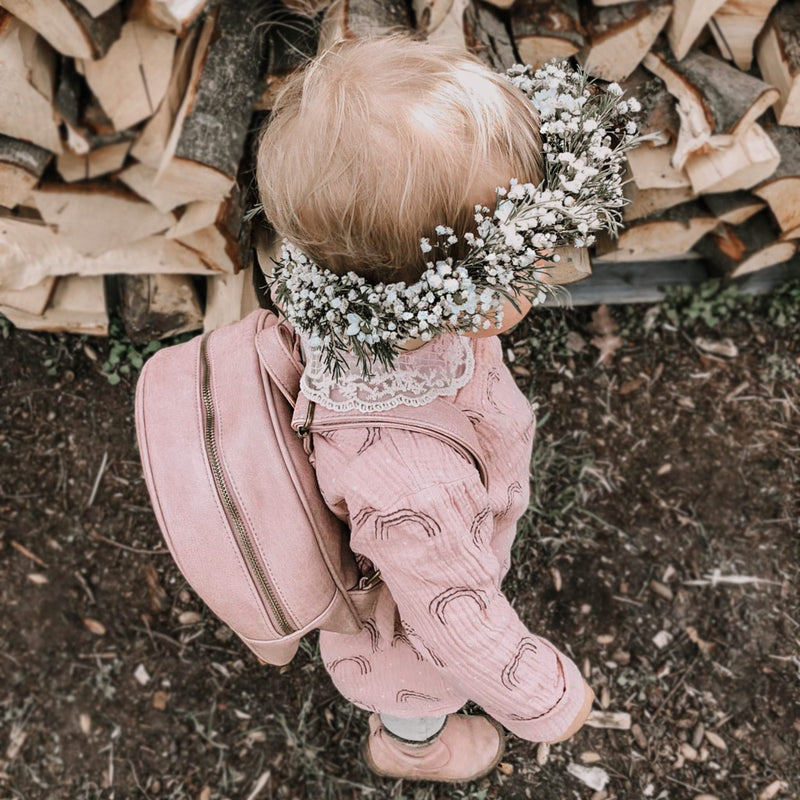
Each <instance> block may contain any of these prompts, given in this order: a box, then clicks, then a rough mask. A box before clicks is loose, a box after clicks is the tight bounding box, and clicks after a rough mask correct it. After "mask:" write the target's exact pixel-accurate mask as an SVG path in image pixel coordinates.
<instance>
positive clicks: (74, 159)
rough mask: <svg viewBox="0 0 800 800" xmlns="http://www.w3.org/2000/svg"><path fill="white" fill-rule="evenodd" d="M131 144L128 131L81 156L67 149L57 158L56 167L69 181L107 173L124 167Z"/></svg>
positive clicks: (110, 138)
mask: <svg viewBox="0 0 800 800" xmlns="http://www.w3.org/2000/svg"><path fill="white" fill-rule="evenodd" d="M100 138H101V137H98V139H100ZM98 139H96V140H95V142H94V144H95V145H98ZM131 144H133V140H132V138H131V136H130V135H129V134H128V133H127V131H126V132H124V135H122V136H119V135H112V136H110V137H108V143H107V144H99V146H96V147H95V149H94V150H90V151H89V152H88V153H86V155H82V156H79V155H76V154H75V153H73V152H72V151H70V150H65V151H64V152H63V153H61V154H60V155H59V156H58V158H57V159H56V167H57V168H58V172H59V174H60V175H61V177H62V178H63V179H64V180H65V181H67V183H72V182H74V181H85V180H90V179H92V178H97V177H99V176H100V175H107V174H108V173H109V172H116V171H117V170H118V169H121V168H122V165H123V164H124V163H125V159H126V158H127V156H128V151H129V150H130V149H131Z"/></svg>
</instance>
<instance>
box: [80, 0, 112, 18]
mask: <svg viewBox="0 0 800 800" xmlns="http://www.w3.org/2000/svg"><path fill="white" fill-rule="evenodd" d="M119 1H120V0H78V2H79V3H80V4H81V5H82V6H83V7H84V8H85V9H86V10H87V11H88V12H89V13H90V14H91V15H92V16H93V17H99V16H101V15H102V14H105V13H106V11H108V9H109V8H111V6H115V5H116V4H117V3H119Z"/></svg>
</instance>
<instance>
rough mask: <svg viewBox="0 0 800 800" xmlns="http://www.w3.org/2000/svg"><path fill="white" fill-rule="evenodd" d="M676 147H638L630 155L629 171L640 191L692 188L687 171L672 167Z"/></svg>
mask: <svg viewBox="0 0 800 800" xmlns="http://www.w3.org/2000/svg"><path fill="white" fill-rule="evenodd" d="M674 153H675V147H674V145H667V146H665V147H637V148H636V149H635V150H631V151H630V152H629V153H628V169H629V170H630V173H631V177H632V178H633V180H634V181H636V185H637V186H638V187H639V188H640V189H685V188H686V187H687V186H690V181H689V176H688V175H687V174H686V171H685V170H682V169H676V168H675V167H674V166H673V165H672V157H673V155H674Z"/></svg>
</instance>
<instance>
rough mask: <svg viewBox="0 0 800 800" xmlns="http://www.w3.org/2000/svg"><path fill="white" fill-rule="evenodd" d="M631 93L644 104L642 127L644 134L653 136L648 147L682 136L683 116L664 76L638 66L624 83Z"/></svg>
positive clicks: (669, 142) (629, 94)
mask: <svg viewBox="0 0 800 800" xmlns="http://www.w3.org/2000/svg"><path fill="white" fill-rule="evenodd" d="M622 88H623V89H624V90H625V94H626V96H628V97H635V98H636V99H637V100H638V101H639V102H640V103H641V105H642V110H641V113H640V114H639V130H640V132H641V133H642V135H644V136H651V137H653V139H652V141H648V142H645V143H644V144H643V145H642V146H644V147H662V146H664V145H668V144H671V143H674V142H676V141H677V139H678V131H679V130H680V125H681V121H680V117H679V116H678V112H677V110H676V108H675V98H674V97H673V96H672V95H671V94H670V93H669V92H668V91H667V87H666V84H665V83H664V81H663V80H661V78H658V77H656V76H655V75H651V74H650V73H649V72H648V71H646V70H644V69H637V70H635V71H634V72H633V73H632V74H631V76H630V77H629V78H628V79H627V80H626V81H624V82H623V83H622Z"/></svg>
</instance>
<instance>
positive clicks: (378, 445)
mask: <svg viewBox="0 0 800 800" xmlns="http://www.w3.org/2000/svg"><path fill="white" fill-rule="evenodd" d="M471 346H472V348H473V353H474V357H475V369H474V373H473V377H472V378H471V379H470V380H469V382H468V383H467V384H466V385H465V386H463V387H462V388H461V389H459V390H458V392H457V393H456V394H455V396H453V397H447V398H445V400H446V401H447V402H451V403H452V404H453V405H455V406H456V407H457V408H459V409H460V410H461V411H463V412H464V414H466V415H467V417H468V418H469V419H470V421H471V422H472V424H473V426H474V428H475V432H476V434H477V437H478V440H479V442H480V444H481V447H482V448H483V452H484V457H485V460H486V466H487V468H488V472H489V480H488V484H489V489H488V492H487V490H486V489H485V488H484V486H483V484H482V483H481V480H480V476H479V473H478V470H477V469H476V468H475V466H474V465H473V464H472V463H469V462H467V461H466V460H465V459H464V458H463V457H462V456H461V455H460V454H459V453H457V452H456V451H455V450H454V449H453V448H451V447H450V446H448V445H447V444H444V443H442V442H440V441H438V440H436V439H434V438H432V437H429V436H426V435H423V434H418V433H412V432H407V431H402V430H393V429H387V428H383V429H379V428H369V427H365V428H363V429H342V430H339V431H335V432H333V433H325V434H321V433H317V434H315V435H314V444H315V455H316V470H317V477H318V481H319V484H320V488H321V490H322V494H323V497H324V498H325V500H326V502H327V504H328V505H329V506H330V508H331V509H332V510H333V512H334V513H335V514H336V515H337V516H339V517H340V518H341V519H343V520H344V521H345V522H346V523H347V524H348V525H349V526H350V528H351V539H350V546H351V548H352V549H353V551H354V552H355V553H356V554H357V555H359V556H361V557H363V558H364V559H368V560H369V561H370V562H372V564H374V565H375V567H377V568H378V569H380V571H381V575H382V577H383V580H384V582H385V589H384V591H383V592H382V594H381V596H380V599H379V601H378V605H377V608H376V611H375V614H374V616H373V617H372V618H371V619H369V620H367V622H366V624H365V626H364V628H363V630H362V631H361V632H360V633H359V634H355V635H343V634H335V633H329V632H325V631H323V632H322V633H321V634H320V648H321V652H322V657H323V660H324V663H325V667H326V669H327V670H328V672H329V674H330V676H331V678H332V680H333V682H334V684H335V685H336V687H337V689H338V690H339V691H340V692H341V693H342V694H343V695H344V696H345V697H346V698H347V699H348V700H350V701H351V702H352V703H354V704H355V705H357V706H359V707H360V708H364V709H368V710H371V711H376V712H381V713H384V714H391V715H394V716H398V717H428V716H430V717H433V716H437V715H441V714H446V713H451V712H454V711H457V710H458V709H459V708H461V706H463V705H464V703H465V702H466V701H467V700H472V701H473V702H475V703H477V704H478V705H480V706H481V707H482V708H483V709H484V710H485V711H486V712H487V713H488V714H490V715H491V716H492V717H494V718H495V719H496V720H498V721H499V722H501V723H502V724H503V725H504V726H505V727H506V728H508V729H509V730H510V731H512V732H513V733H515V734H516V735H517V736H520V737H522V738H524V739H529V740H531V741H547V740H552V739H555V738H558V737H559V736H560V735H561V734H562V733H563V732H564V731H565V730H566V729H567V727H568V726H569V725H570V723H571V722H572V721H573V720H574V719H575V717H576V716H577V714H578V711H579V710H580V708H581V705H582V703H583V700H584V689H583V680H582V678H581V675H580V672H579V670H578V669H577V667H576V666H575V664H574V663H573V662H572V661H571V660H570V659H569V658H567V657H566V656H565V655H564V654H563V653H561V652H559V651H558V650H557V649H556V648H555V647H554V646H553V645H552V644H550V642H548V641H547V640H546V639H543V638H541V637H539V636H536V635H535V634H533V633H531V632H530V631H529V630H528V628H527V627H526V626H525V624H524V623H523V622H522V621H521V620H520V618H519V616H518V615H517V613H516V611H514V609H513V608H512V607H511V605H510V603H509V601H508V600H507V599H506V597H505V596H504V595H503V593H502V591H501V588H500V586H501V582H502V580H503V578H504V576H505V574H506V572H507V571H508V568H509V565H510V553H511V546H512V544H513V541H514V537H515V534H516V524H517V520H518V519H519V518H520V516H521V515H522V514H523V512H524V511H525V510H526V508H527V505H528V497H529V485H528V482H529V467H530V460H531V450H532V439H533V433H534V429H535V420H534V416H533V412H532V409H531V406H530V403H529V402H528V400H527V399H526V398H525V396H524V395H523V394H522V392H520V390H519V389H518V388H517V386H516V384H515V383H514V379H513V378H512V376H511V374H510V373H509V371H508V369H507V368H506V366H505V365H504V364H503V360H502V348H501V344H500V341H499V339H498V338H497V337H496V336H493V337H490V338H486V339H476V340H471ZM423 350H424V348H423ZM420 352H422V350H418V351H414V353H410V354H407V355H405V356H403V358H413V357H414V354H415V353H420Z"/></svg>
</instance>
